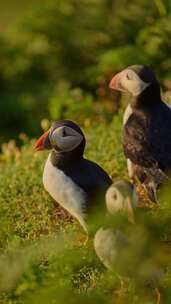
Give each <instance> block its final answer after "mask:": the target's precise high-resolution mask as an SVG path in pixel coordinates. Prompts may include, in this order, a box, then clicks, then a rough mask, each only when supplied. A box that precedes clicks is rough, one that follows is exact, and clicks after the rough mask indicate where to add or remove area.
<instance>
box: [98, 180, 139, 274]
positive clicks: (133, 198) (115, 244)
mask: <svg viewBox="0 0 171 304" xmlns="http://www.w3.org/2000/svg"><path fill="white" fill-rule="evenodd" d="M138 204H139V202H138V197H137V195H136V192H135V190H134V187H133V186H132V184H131V183H129V182H128V181H125V180H120V181H117V182H115V183H114V184H112V185H111V186H110V187H109V189H108V190H107V192H106V208H107V211H108V213H109V214H111V215H114V214H116V213H117V212H124V213H126V214H127V215H128V220H129V222H131V223H133V222H134V213H133V209H134V208H136V207H138ZM107 226H108V225H107ZM128 244H129V239H128V237H127V236H126V235H125V233H124V232H122V231H121V230H120V229H116V228H115V229H114V228H112V227H110V228H108V227H107V228H106V227H101V228H100V229H99V230H98V231H97V232H96V234H95V237H94V249H95V252H96V254H97V256H98V257H99V259H100V261H101V262H102V263H103V264H104V266H105V267H106V268H108V269H110V270H115V267H116V265H117V263H118V259H119V257H120V255H121V254H123V253H125V251H126V250H127V249H128Z"/></svg>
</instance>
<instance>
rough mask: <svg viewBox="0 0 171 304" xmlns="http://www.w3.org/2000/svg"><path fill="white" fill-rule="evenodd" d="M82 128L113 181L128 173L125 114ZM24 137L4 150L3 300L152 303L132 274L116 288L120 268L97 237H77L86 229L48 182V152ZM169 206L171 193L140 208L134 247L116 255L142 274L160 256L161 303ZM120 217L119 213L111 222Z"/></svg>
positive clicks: (0, 220) (0, 188)
mask: <svg viewBox="0 0 171 304" xmlns="http://www.w3.org/2000/svg"><path fill="white" fill-rule="evenodd" d="M85 133H86V137H87V148H86V156H87V157H88V158H90V159H92V160H95V161H97V162H98V163H99V164H100V165H102V166H103V167H104V168H105V169H106V170H107V171H108V172H109V174H110V175H111V176H112V177H113V179H114V180H115V179H117V178H124V177H126V176H127V173H126V163H125V160H124V157H123V152H122V148H121V140H120V137H121V115H120V114H119V115H118V116H116V117H115V118H114V119H113V121H112V123H111V124H109V125H102V124H101V125H100V126H98V125H97V126H96V127H93V128H91V126H89V127H87V128H86V129H85ZM21 138H22V140H23V145H22V147H21V148H20V149H19V148H17V147H16V145H15V142H13V141H10V142H9V143H8V144H6V145H3V147H2V153H1V155H0V245H1V251H0V303H4V304H7V303H8V304H11V303H16V304H20V303H35V304H37V303H46V304H47V303H48V304H49V303H57V304H63V303H65V302H66V301H67V302H68V304H75V303H88V304H89V303H90V304H91V303H93V304H94V303H99V304H101V303H109V304H117V303H118V304H119V303H130V304H136V303H138V304H140V303H143V304H144V303H149V304H150V303H154V299H153V297H152V295H153V290H152V291H151V292H150V291H149V289H148V288H146V287H144V286H143V287H142V285H141V284H138V283H137V279H136V276H135V277H134V275H133V276H132V277H130V278H126V279H125V278H124V282H125V288H124V290H122V291H121V292H119V290H120V281H119V279H118V275H117V273H115V272H114V273H109V272H108V271H107V270H105V269H104V267H103V266H102V265H101V263H100V262H99V261H98V259H97V257H96V255H95V253H94V249H93V243H92V240H90V241H89V242H88V244H87V245H86V246H83V245H81V244H80V240H79V236H82V237H84V234H83V232H82V230H81V228H80V227H79V225H78V224H77V223H76V222H75V221H74V220H73V219H72V218H71V217H70V216H68V214H67V213H66V212H65V211H64V210H62V209H61V208H60V207H59V206H57V205H55V203H54V202H53V201H52V199H51V198H50V197H49V195H48V194H47V193H46V192H45V190H44V189H43V185H42V171H43V166H44V161H45V159H46V157H47V153H34V151H33V144H34V140H32V141H30V140H28V139H27V137H26V136H24V135H21ZM170 205H171V204H170V202H169V195H167V196H166V197H164V196H163V198H162V204H161V206H160V208H158V209H156V210H150V211H147V212H144V211H142V212H137V215H136V216H137V225H136V226H135V227H133V229H132V231H131V230H130V228H129V227H128V231H129V232H130V231H131V232H130V233H133V234H132V236H133V238H134V243H133V248H132V252H128V253H126V254H125V256H124V258H123V259H122V260H121V261H118V268H122V269H124V270H126V269H127V267H128V268H130V267H132V269H131V272H132V273H133V274H134V270H136V271H138V272H141V273H142V272H143V274H144V276H145V275H146V270H148V268H149V267H152V266H153V263H154V262H156V263H163V264H164V269H165V275H164V278H163V279H162V283H161V290H162V299H164V300H163V303H170V300H171V292H170V288H171V277H170V274H171V271H170V270H171V263H170V253H171V250H170V241H171V234H170V232H171V224H170V222H171V221H170V218H171V208H170ZM102 219H104V215H103V217H102ZM123 220H124V221H125V218H124V219H123V218H122V217H121V218H119V216H117V217H116V218H114V219H113V224H114V225H115V226H117V225H118V223H119V221H123ZM120 224H122V223H120ZM122 225H123V224H122ZM125 225H126V224H125V222H124V226H125ZM126 229H127V227H126ZM144 252H145V256H146V255H147V257H148V258H147V259H145V258H144V257H143V256H144V255H143V254H144ZM151 257H152V258H151ZM130 265H132V266H130Z"/></svg>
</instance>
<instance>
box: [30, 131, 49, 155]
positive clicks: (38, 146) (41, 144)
mask: <svg viewBox="0 0 171 304" xmlns="http://www.w3.org/2000/svg"><path fill="white" fill-rule="evenodd" d="M48 135H49V130H48V131H47V132H45V133H44V134H43V135H42V136H41V137H40V138H39V139H38V140H37V141H36V143H35V146H34V149H35V151H42V150H44V149H45V146H44V142H45V140H46V138H47V137H48Z"/></svg>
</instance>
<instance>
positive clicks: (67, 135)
mask: <svg viewBox="0 0 171 304" xmlns="http://www.w3.org/2000/svg"><path fill="white" fill-rule="evenodd" d="M49 139H50V142H51V145H52V146H56V147H58V148H59V150H60V151H62V152H68V151H72V150H74V149H75V148H76V147H78V146H79V145H80V143H81V141H82V140H83V136H82V135H81V134H80V133H78V132H77V131H75V130H74V129H72V128H70V127H68V126H62V127H58V128H56V129H55V130H53V131H50V134H49Z"/></svg>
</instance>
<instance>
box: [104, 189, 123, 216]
mask: <svg viewBox="0 0 171 304" xmlns="http://www.w3.org/2000/svg"><path fill="white" fill-rule="evenodd" d="M106 206H107V210H108V212H109V213H110V214H115V213H116V212H117V211H120V210H126V208H127V203H126V198H125V197H124V196H123V194H122V193H121V192H120V191H119V190H118V189H117V188H116V187H115V186H113V185H112V186H111V187H109V189H108V190H107V192H106Z"/></svg>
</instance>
